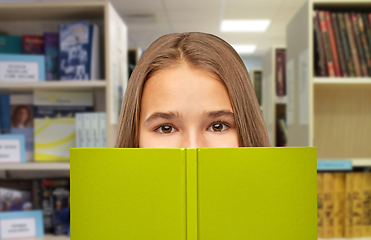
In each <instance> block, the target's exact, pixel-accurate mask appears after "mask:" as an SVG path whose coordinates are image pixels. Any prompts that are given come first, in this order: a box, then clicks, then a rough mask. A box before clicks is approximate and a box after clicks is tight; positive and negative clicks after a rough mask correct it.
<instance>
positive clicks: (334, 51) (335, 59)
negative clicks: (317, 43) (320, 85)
mask: <svg viewBox="0 0 371 240" xmlns="http://www.w3.org/2000/svg"><path fill="white" fill-rule="evenodd" d="M325 20H326V25H327V32H328V36H329V40H330V48H331V54H332V60H333V63H334V68H335V76H336V77H341V75H342V73H341V71H340V64H339V57H338V52H337V47H336V42H335V35H334V29H333V27H332V22H331V15H330V12H329V11H326V12H325Z"/></svg>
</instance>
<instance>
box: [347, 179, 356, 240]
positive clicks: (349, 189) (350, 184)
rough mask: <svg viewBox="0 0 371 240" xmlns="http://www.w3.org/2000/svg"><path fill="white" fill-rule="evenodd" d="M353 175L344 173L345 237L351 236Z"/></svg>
mask: <svg viewBox="0 0 371 240" xmlns="http://www.w3.org/2000/svg"><path fill="white" fill-rule="evenodd" d="M353 176H354V173H352V172H349V173H346V174H345V237H346V238H352V237H353Z"/></svg>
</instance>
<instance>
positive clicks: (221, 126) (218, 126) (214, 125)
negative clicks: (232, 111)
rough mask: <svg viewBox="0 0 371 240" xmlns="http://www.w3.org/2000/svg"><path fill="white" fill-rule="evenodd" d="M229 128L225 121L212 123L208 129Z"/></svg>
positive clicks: (222, 129) (215, 130) (216, 130)
mask: <svg viewBox="0 0 371 240" xmlns="http://www.w3.org/2000/svg"><path fill="white" fill-rule="evenodd" d="M228 128H229V126H228V125H227V124H225V123H220V122H218V123H213V124H212V125H211V126H210V127H209V129H210V131H213V132H223V131H225V130H227V129H228Z"/></svg>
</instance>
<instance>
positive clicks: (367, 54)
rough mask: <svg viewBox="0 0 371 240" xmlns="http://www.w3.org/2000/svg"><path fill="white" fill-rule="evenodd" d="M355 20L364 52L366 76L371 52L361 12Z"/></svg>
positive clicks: (370, 61)
mask: <svg viewBox="0 0 371 240" xmlns="http://www.w3.org/2000/svg"><path fill="white" fill-rule="evenodd" d="M357 20H358V21H357V22H358V27H359V33H360V36H361V43H362V47H363V50H364V53H365V61H366V66H367V73H368V76H371V53H370V46H368V43H367V36H366V30H365V24H364V23H363V19H362V14H361V13H358V14H357Z"/></svg>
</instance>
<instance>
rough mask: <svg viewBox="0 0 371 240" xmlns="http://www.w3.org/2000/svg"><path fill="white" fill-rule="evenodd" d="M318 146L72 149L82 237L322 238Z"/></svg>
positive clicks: (77, 230)
mask: <svg viewBox="0 0 371 240" xmlns="http://www.w3.org/2000/svg"><path fill="white" fill-rule="evenodd" d="M316 170H317V154H316V148H306V147H298V148H291V147H290V148H274V147H273V148H264V147H261V148H250V147H247V148H242V147H241V148H198V149H124V148H115V149H71V212H72V214H71V232H72V235H73V239H76V240H77V239H78V240H102V239H108V240H116V239H130V240H131V239H133V240H134V239H135V240H152V239H153V240H159V239H164V240H197V239H199V240H201V239H202V240H226V239H234V240H245V239H264V240H271V239H290V240H297V239H298V237H299V238H300V240H315V239H317V222H316V217H317V215H316V209H317V199H316V194H315V193H316V184H317V183H316Z"/></svg>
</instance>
